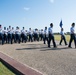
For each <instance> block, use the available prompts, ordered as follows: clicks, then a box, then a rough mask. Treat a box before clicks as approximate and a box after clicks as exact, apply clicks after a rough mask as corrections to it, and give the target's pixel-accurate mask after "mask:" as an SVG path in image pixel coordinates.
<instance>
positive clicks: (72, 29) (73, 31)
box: [68, 23, 76, 48]
mask: <svg viewBox="0 0 76 75" xmlns="http://www.w3.org/2000/svg"><path fill="white" fill-rule="evenodd" d="M74 27H75V23H72V27H71V28H70V41H69V46H68V47H69V48H72V47H71V43H72V41H73V40H74V44H75V48H76V39H75V29H74Z"/></svg>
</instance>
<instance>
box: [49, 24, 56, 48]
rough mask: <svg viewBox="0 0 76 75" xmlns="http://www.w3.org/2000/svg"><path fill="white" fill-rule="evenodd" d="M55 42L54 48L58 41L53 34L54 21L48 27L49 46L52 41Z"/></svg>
mask: <svg viewBox="0 0 76 75" xmlns="http://www.w3.org/2000/svg"><path fill="white" fill-rule="evenodd" d="M51 40H52V42H53V46H54V48H56V47H57V46H56V43H55V39H54V35H53V23H51V24H50V27H49V28H48V47H50V42H51Z"/></svg>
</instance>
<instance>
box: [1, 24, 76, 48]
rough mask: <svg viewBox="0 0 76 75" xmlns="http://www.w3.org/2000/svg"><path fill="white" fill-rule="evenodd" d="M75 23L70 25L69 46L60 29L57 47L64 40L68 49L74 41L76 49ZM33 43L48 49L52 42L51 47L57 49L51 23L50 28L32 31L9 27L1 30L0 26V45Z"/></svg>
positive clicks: (62, 30)
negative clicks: (41, 43) (43, 45)
mask: <svg viewBox="0 0 76 75" xmlns="http://www.w3.org/2000/svg"><path fill="white" fill-rule="evenodd" d="M74 28H75V23H72V24H71V28H70V40H69V45H68V44H67V41H66V38H65V35H64V29H63V28H61V31H60V35H61V40H60V42H59V45H61V44H62V41H63V40H64V43H65V45H68V47H69V48H72V47H71V43H72V41H73V40H74V44H75V48H76V34H75V29H74ZM33 41H38V42H39V41H43V43H44V44H46V43H47V44H48V47H50V43H51V41H52V43H53V47H54V48H57V45H56V42H55V39H54V33H53V23H51V24H50V27H49V28H47V27H45V29H44V30H43V29H41V30H38V29H34V30H32V29H31V28H29V30H26V29H25V27H23V28H22V30H20V28H19V27H18V26H17V27H16V28H14V27H11V26H9V27H8V28H6V27H4V28H2V25H0V43H1V44H2V45H4V44H13V43H19V44H20V43H23V42H25V43H26V42H33Z"/></svg>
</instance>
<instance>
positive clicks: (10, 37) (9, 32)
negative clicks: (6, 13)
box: [8, 26, 12, 44]
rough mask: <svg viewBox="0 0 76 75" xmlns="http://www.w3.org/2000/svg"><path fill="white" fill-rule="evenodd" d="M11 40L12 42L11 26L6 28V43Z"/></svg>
mask: <svg viewBox="0 0 76 75" xmlns="http://www.w3.org/2000/svg"><path fill="white" fill-rule="evenodd" d="M10 41H11V44H12V32H11V26H9V28H8V43H9V42H10Z"/></svg>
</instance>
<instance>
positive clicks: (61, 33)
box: [59, 28, 67, 45]
mask: <svg viewBox="0 0 76 75" xmlns="http://www.w3.org/2000/svg"><path fill="white" fill-rule="evenodd" d="M63 31H64V29H63V28H61V32H60V35H61V40H60V43H59V45H61V43H62V41H63V40H64V43H65V45H67V42H66V38H65V35H64V32H63Z"/></svg>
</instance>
